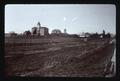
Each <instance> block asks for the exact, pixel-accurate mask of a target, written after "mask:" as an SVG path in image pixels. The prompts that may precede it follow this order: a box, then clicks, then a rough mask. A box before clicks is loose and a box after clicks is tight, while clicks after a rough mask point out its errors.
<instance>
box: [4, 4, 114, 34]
mask: <svg viewBox="0 0 120 81" xmlns="http://www.w3.org/2000/svg"><path fill="white" fill-rule="evenodd" d="M38 21H39V22H40V23H41V26H44V27H47V28H49V33H51V31H52V30H53V29H60V30H61V32H64V29H66V30H67V33H69V34H79V33H82V32H90V33H96V32H98V33H102V31H103V29H104V30H105V31H106V33H107V32H109V33H113V34H115V33H116V6H115V5H112V4H16V5H15V4H7V5H5V33H9V32H11V31H14V32H16V33H23V32H24V31H26V30H30V31H31V29H32V27H36V26H37V23H38Z"/></svg>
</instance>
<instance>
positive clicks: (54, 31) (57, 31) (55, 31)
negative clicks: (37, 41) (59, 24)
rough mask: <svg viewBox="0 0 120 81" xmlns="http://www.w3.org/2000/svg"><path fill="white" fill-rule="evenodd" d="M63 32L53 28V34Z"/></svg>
mask: <svg viewBox="0 0 120 81" xmlns="http://www.w3.org/2000/svg"><path fill="white" fill-rule="evenodd" d="M61 33H62V32H61V31H60V30H59V29H54V30H52V33H51V34H61Z"/></svg>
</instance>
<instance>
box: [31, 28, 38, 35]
mask: <svg viewBox="0 0 120 81" xmlns="http://www.w3.org/2000/svg"><path fill="white" fill-rule="evenodd" d="M37 30H38V28H37V27H33V28H32V35H37Z"/></svg>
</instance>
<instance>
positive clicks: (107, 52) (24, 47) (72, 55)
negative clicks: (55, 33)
mask: <svg viewBox="0 0 120 81" xmlns="http://www.w3.org/2000/svg"><path fill="white" fill-rule="evenodd" d="M109 40H110V39H95V38H94V39H88V41H84V38H72V37H68V38H67V37H49V38H35V39H30V38H27V39H12V38H9V41H8V39H6V41H5V67H6V68H5V72H6V75H7V76H35V77H104V71H103V70H104V68H105V64H107V63H108V62H109V61H110V59H111V57H112V55H113V51H114V46H113V44H109Z"/></svg>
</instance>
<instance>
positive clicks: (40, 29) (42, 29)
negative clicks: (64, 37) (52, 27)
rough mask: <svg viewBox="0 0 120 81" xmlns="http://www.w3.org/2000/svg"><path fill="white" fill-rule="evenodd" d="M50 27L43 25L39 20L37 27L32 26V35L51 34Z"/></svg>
mask: <svg viewBox="0 0 120 81" xmlns="http://www.w3.org/2000/svg"><path fill="white" fill-rule="evenodd" d="M48 32H49V29H48V28H47V27H42V26H41V24H40V22H38V24H37V27H33V28H32V35H39V36H45V35H49V33H48Z"/></svg>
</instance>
